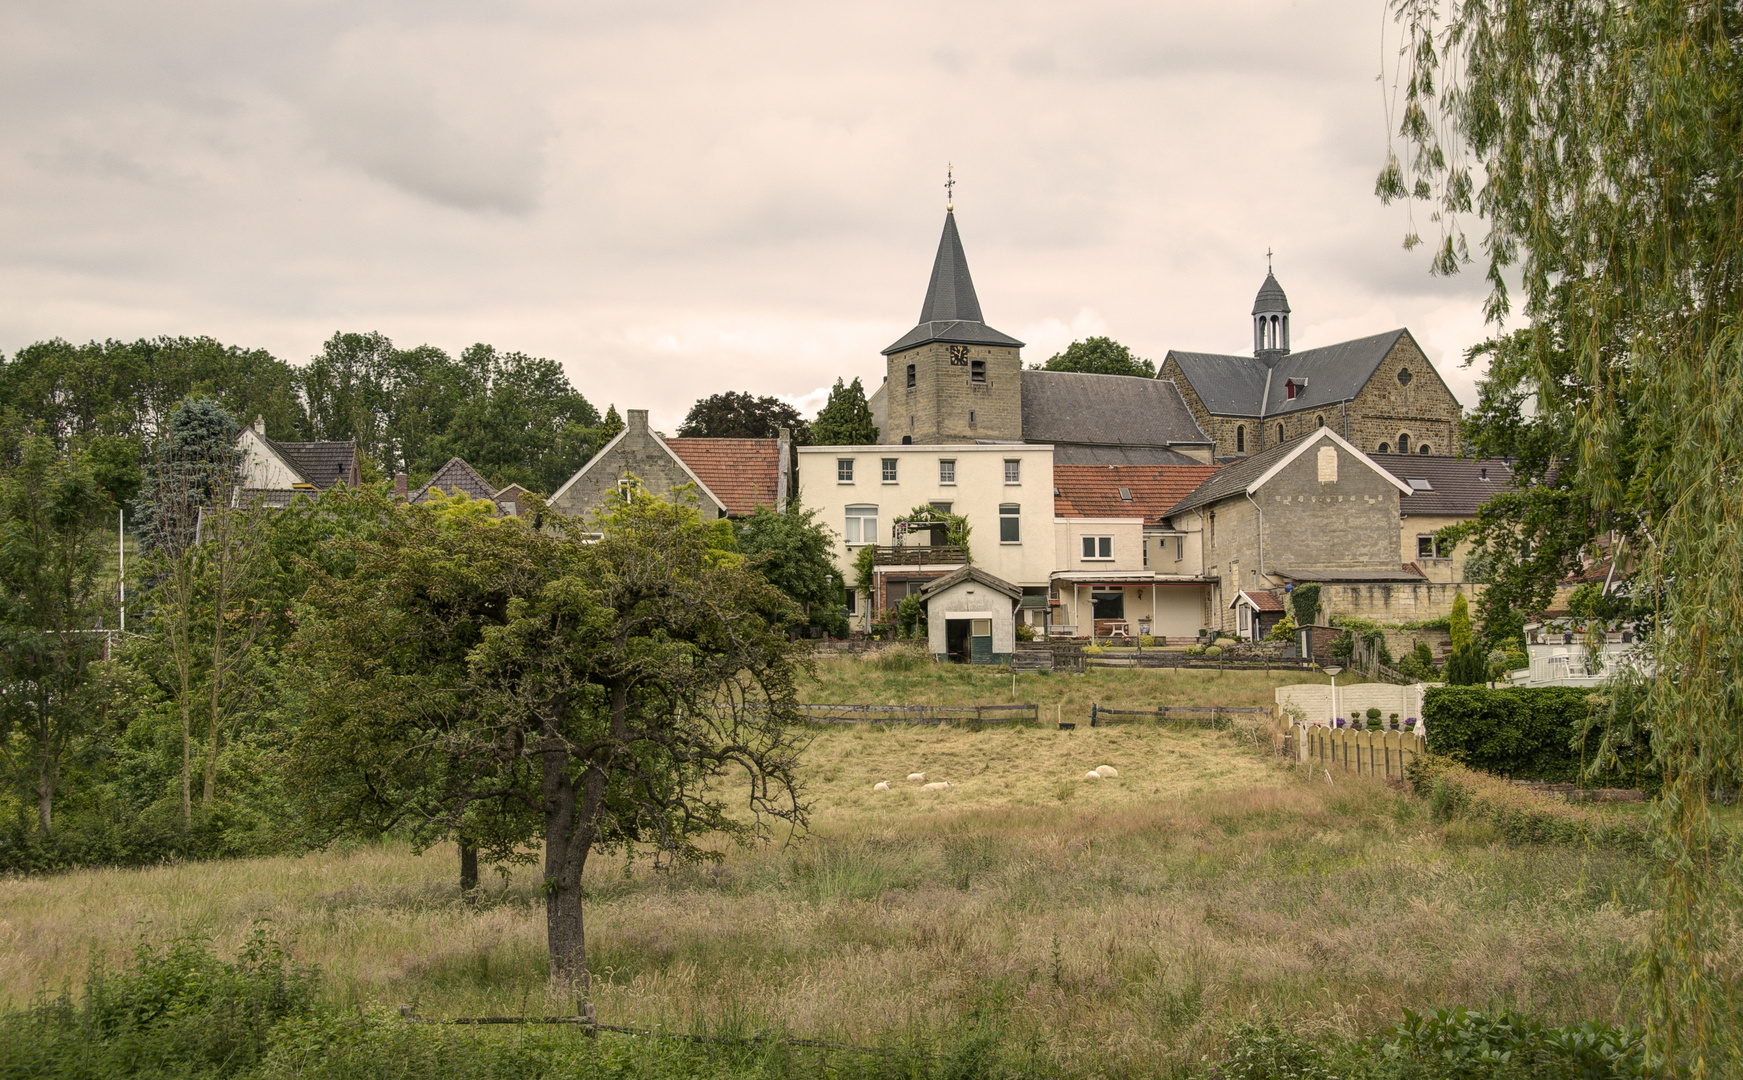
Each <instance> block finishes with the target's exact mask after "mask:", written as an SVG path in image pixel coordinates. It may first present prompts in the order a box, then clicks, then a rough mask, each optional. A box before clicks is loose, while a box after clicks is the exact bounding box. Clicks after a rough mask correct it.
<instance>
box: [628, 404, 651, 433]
mask: <svg viewBox="0 0 1743 1080" xmlns="http://www.w3.org/2000/svg"><path fill="white" fill-rule="evenodd" d="M626 431H627V432H628V433H629V434H631V435H646V434H647V433H648V411H647V410H646V409H631V410H629V423H628V425H626Z"/></svg>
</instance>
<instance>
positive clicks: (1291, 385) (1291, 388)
mask: <svg viewBox="0 0 1743 1080" xmlns="http://www.w3.org/2000/svg"><path fill="white" fill-rule="evenodd" d="M1283 392H1284V393H1285V394H1288V395H1289V400H1290V401H1294V400H1295V380H1294V379H1290V380H1289V381H1288V382H1286V383H1284V384H1283Z"/></svg>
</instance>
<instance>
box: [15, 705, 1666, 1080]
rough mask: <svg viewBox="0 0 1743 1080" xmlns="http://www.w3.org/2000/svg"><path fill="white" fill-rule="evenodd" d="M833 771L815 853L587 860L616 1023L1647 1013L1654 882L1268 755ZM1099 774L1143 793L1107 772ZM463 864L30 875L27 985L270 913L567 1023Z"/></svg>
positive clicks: (437, 1003)
mask: <svg viewBox="0 0 1743 1080" xmlns="http://www.w3.org/2000/svg"><path fill="white" fill-rule="evenodd" d="M807 761H808V768H809V770H810V777H809V779H810V781H811V783H812V786H813V789H814V793H815V800H816V805H817V813H816V819H815V820H816V829H815V832H814V833H813V835H812V836H811V837H810V838H808V839H806V840H804V841H803V842H800V843H796V844H792V845H789V846H785V847H770V848H762V849H753V850H745V851H737V850H735V851H731V852H728V853H727V856H726V858H725V859H724V860H723V861H722V862H720V863H718V864H714V865H709V866H703V867H696V868H687V869H680V870H676V871H656V870H654V869H652V868H650V867H648V866H646V865H645V864H637V865H625V864H624V863H623V862H622V861H621V860H598V861H596V862H595V863H594V864H592V865H591V866H590V868H589V872H588V879H587V883H588V888H589V890H590V901H591V903H590V907H589V941H590V945H591V950H592V958H593V966H594V970H595V972H596V973H597V975H598V977H599V986H598V988H597V992H596V1001H597V1004H598V1010H599V1015H600V1017H601V1019H603V1020H606V1021H608V1022H613V1023H626V1024H661V1023H663V1024H667V1025H671V1026H674V1027H680V1028H686V1029H695V1028H711V1027H717V1026H719V1025H720V1024H722V1023H723V1022H727V1021H728V1020H730V1021H731V1022H732V1023H734V1024H740V1025H748V1026H751V1027H768V1028H777V1029H786V1030H790V1031H793V1032H799V1033H805V1034H812V1035H820V1036H827V1037H833V1038H837V1039H841V1040H845V1041H860V1042H863V1041H872V1040H882V1039H887V1038H889V1037H892V1036H901V1035H904V1034H915V1035H922V1036H923V1035H926V1034H927V1033H930V1032H934V1031H938V1030H943V1029H947V1028H949V1027H951V1026H952V1025H953V1024H956V1023H958V1022H959V1021H960V1020H961V1019H962V1018H963V1017H964V1016H966V1015H968V1014H970V1013H972V1012H978V1013H979V1014H981V1015H992V1016H997V1017H1002V1018H1003V1022H1004V1024H1005V1030H1006V1032H1007V1033H1008V1035H1009V1036H1010V1037H1011V1038H1014V1039H1017V1040H1018V1041H1019V1044H1022V1043H1028V1042H1031V1041H1032V1042H1033V1043H1034V1044H1035V1045H1037V1046H1039V1048H1040V1049H1041V1050H1042V1051H1043V1052H1044V1053H1045V1054H1047V1055H1049V1056H1050V1057H1052V1058H1054V1059H1055V1060H1057V1061H1058V1062H1059V1063H1060V1064H1061V1066H1062V1067H1066V1068H1068V1069H1069V1071H1072V1072H1081V1073H1085V1074H1087V1073H1090V1072H1094V1071H1097V1070H1103V1071H1110V1072H1127V1071H1133V1070H1135V1069H1137V1068H1138V1067H1140V1066H1142V1065H1145V1064H1146V1063H1151V1064H1159V1063H1165V1062H1181V1063H1183V1062H1187V1061H1195V1060H1197V1058H1198V1056H1199V1055H1200V1054H1202V1053H1204V1052H1206V1051H1208V1050H1209V1049H1210V1048H1211V1047H1212V1046H1213V1045H1214V1044H1215V1043H1216V1041H1217V1040H1218V1038H1219V1036H1220V1034H1221V1032H1223V1031H1224V1030H1226V1028H1227V1027H1228V1025H1229V1024H1230V1023H1231V1022H1232V1021H1233V1020H1235V1019H1238V1018H1246V1017H1249V1016H1265V1017H1271V1018H1288V1019H1290V1020H1291V1021H1292V1023H1293V1024H1294V1026H1295V1027H1297V1028H1298V1029H1301V1030H1304V1031H1305V1032H1307V1033H1309V1034H1311V1033H1313V1032H1315V1031H1328V1030H1332V1031H1336V1032H1338V1033H1341V1034H1346V1035H1347V1034H1354V1033H1359V1032H1363V1031H1366V1030H1370V1029H1372V1028H1374V1027H1377V1026H1379V1025H1380V1024H1382V1023H1383V1022H1386V1021H1388V1020H1390V1019H1392V1018H1394V1017H1395V1016H1396V1015H1397V1011H1398V1009H1399V1008H1400V1007H1401V1006H1412V1007H1421V1006H1427V1005H1438V1004H1463V1005H1468V1006H1489V1005H1500V1004H1506V1005H1512V1006H1517V1007H1520V1008H1523V1009H1526V1010H1529V1011H1531V1012H1533V1013H1536V1014H1538V1015H1540V1016H1542V1017H1543V1018H1545V1019H1574V1018H1582V1019H1583V1018H1588V1017H1597V1018H1608V1019H1618V1018H1629V1017H1633V1016H1634V1015H1635V998H1634V991H1633V988H1632V985H1631V983H1630V980H1629V972H1630V969H1631V964H1632V962H1633V958H1634V956H1635V953H1636V950H1637V948H1638V946H1639V942H1640V940H1641V934H1642V931H1643V927H1644V920H1645V916H1644V914H1643V912H1644V907H1643V905H1644V903H1645V898H1644V897H1643V896H1642V895H1641V893H1640V891H1639V886H1638V883H1639V881H1640V878H1641V875H1640V873H1639V868H1638V867H1637V866H1635V865H1632V864H1630V863H1628V862H1626V861H1625V860H1624V859H1623V858H1622V857H1619V856H1614V855H1608V854H1602V853H1598V852H1581V851H1578V850H1572V849H1564V848H1510V847H1506V846H1502V845H1500V844H1499V843H1496V842H1495V837H1494V835H1493V834H1492V833H1489V832H1486V831H1485V830H1484V829H1483V828H1482V827H1481V826H1473V825H1469V824H1464V825H1458V826H1454V827H1446V828H1443V827H1440V826H1437V825H1435V824H1432V823H1431V822H1430V821H1429V820H1428V817H1427V815H1426V811H1425V809H1424V808H1423V806H1422V805H1421V804H1420V803H1419V802H1418V801H1417V800H1415V799H1413V798H1411V797H1409V796H1406V795H1403V794H1401V793H1399V792H1396V791H1393V790H1390V789H1388V788H1386V787H1384V786H1382V785H1380V784H1377V783H1373V782H1369V781H1367V780H1365V779H1360V778H1355V777H1345V776H1337V777H1335V778H1334V781H1333V782H1331V783H1328V782H1327V780H1326V779H1325V778H1324V777H1323V776H1319V775H1309V774H1307V773H1305V772H1298V771H1296V770H1293V769H1291V768H1290V767H1289V766H1287V765H1283V764H1281V763H1279V762H1277V760H1276V759H1274V758H1270V757H1268V756H1266V755H1264V754H1262V753H1261V752H1260V751H1259V750H1257V749H1256V748H1255V746H1254V744H1253V742H1252V740H1251V739H1250V738H1244V737H1242V736H1240V735H1238V734H1236V735H1228V734H1207V733H1190V732H1179V731H1169V730H1164V729H1159V728H1154V727H1125V728H1112V729H1096V730H1093V731H1090V730H1079V731H1077V732H1074V733H1060V732H1052V731H1038V730H1034V729H1008V730H1000V729H989V730H985V731H978V732H974V731H965V730H960V729H952V728H944V729H883V728H874V729H865V728H860V729H853V730H845V731H842V730H827V731H823V732H820V733H819V734H818V735H817V737H816V739H815V741H814V742H813V743H812V746H811V748H810V750H809V752H808V757H807ZM1097 764H1112V765H1115V766H1116V767H1117V768H1118V769H1119V770H1120V777H1119V779H1117V780H1106V781H1100V782H1090V781H1087V780H1082V779H1078V777H1080V776H1081V774H1082V771H1083V770H1084V769H1085V768H1087V767H1088V766H1090V765H1097ZM915 770H919V771H925V772H927V773H928V775H929V776H937V777H939V778H941V779H948V780H952V781H954V782H956V783H957V784H958V786H957V787H956V788H954V789H952V790H950V791H946V792H940V793H927V792H923V791H919V790H917V787H916V786H915V785H909V784H907V783H906V782H905V781H902V780H901V779H900V777H902V776H905V775H906V774H907V772H909V771H915ZM876 779H890V780H895V781H897V786H896V788H895V789H894V790H892V791H889V792H881V793H873V792H872V791H871V785H872V783H873V782H875V780H876ZM455 876H456V860H455V858H454V855H453V853H452V851H450V850H442V851H439V852H432V853H430V854H427V855H425V856H422V857H419V856H414V855H412V854H411V853H410V852H408V851H407V850H405V849H404V848H401V847H397V846H392V845H388V846H381V847H370V848H359V849H355V850H352V851H348V852H345V853H339V854H328V855H323V856H312V857H308V858H301V859H296V858H279V859H263V860H256V861H252V862H245V863H244V862H238V863H219V864H202V865H189V866H170V867H161V868H155V869H147V870H134V871H118V870H103V871H90V872H83V873H75V874H67V875H62V876H56V877H45V878H30V879H13V880H6V881H3V882H0V994H4V995H5V1001H6V1003H7V1004H9V1005H19V1004H22V1003H24V1002H25V1001H26V1000H28V999H29V998H30V997H31V996H32V995H34V994H37V993H40V992H44V991H52V990H55V989H58V988H60V987H61V986H63V985H69V984H76V983H77V982H78V981H79V979H80V978H81V976H82V973H83V972H84V971H85V970H86V966H87V964H88V963H89V962H90V960H91V958H93V957H103V958H107V959H110V960H114V959H116V958H118V957H120V956H121V955H122V953H123V952H124V951H125V950H126V949H127V948H128V947H129V946H130V944H131V943H132V941H133V940H135V939H136V937H137V934H138V933H139V931H140V930H141V929H142V928H145V929H149V930H150V931H151V932H154V933H160V934H168V933H175V932H181V931H185V930H198V931H201V932H204V933H208V934H210V935H211V936H212V937H213V938H214V939H216V942H217V944H218V946H219V951H220V952H221V953H227V952H228V951H229V950H230V949H231V948H233V947H234V944H235V943H236V942H238V941H239V940H240V939H241V938H242V937H244V936H245V935H246V934H247V932H248V930H249V927H250V924H251V922H252V921H253V920H255V919H260V918H266V919H271V920H273V922H274V923H276V924H277V926H278V927H279V928H280V929H281V930H282V931H285V932H288V933H290V934H293V935H295V937H296V940H297V945H296V953H297V955H298V956H299V957H300V958H301V959H304V960H307V961H312V962H314V963H317V964H319V965H320V966H321V967H322V968H323V969H324V971H325V972H326V973H327V978H328V985H327V991H326V992H327V993H328V994H329V995H331V996H332V997H333V998H334V999H336V1000H337V1001H338V1002H340V1003H344V1004H352V1003H356V1004H367V1003H377V1004H394V1003H399V1002H406V1003H412V1004H415V1005H416V1007H417V1008H418V1009H419V1010H420V1011H422V1012H423V1013H426V1014H430V1015H468V1014H474V1015H475V1014H496V1013H503V1012H520V1011H528V1012H538V1011H547V1010H556V1011H566V1010H567V1008H568V1003H565V1002H559V1001H552V1000H549V999H547V997H546V995H545V992H544V975H545V966H544V955H543V954H544V944H543V933H544V922H543V911H542V905H541V903H540V901H539V898H538V894H537V888H536V886H537V882H536V876H535V874H534V873H533V872H532V871H530V870H526V869H522V870H518V871H516V872H514V873H512V874H510V875H508V876H507V877H505V878H502V879H499V880H496V881H494V882H490V883H488V885H487V889H486V894H487V895H486V897H485V899H484V901H483V902H482V903H481V904H479V905H478V906H476V907H471V906H468V905H466V904H465V903H463V902H462V901H461V899H460V897H459V896H458V890H457V887H456V883H455Z"/></svg>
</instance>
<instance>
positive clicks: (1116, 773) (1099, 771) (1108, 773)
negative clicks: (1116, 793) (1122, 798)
mask: <svg viewBox="0 0 1743 1080" xmlns="http://www.w3.org/2000/svg"><path fill="white" fill-rule="evenodd" d="M1095 771H1096V775H1098V776H1100V777H1101V778H1102V779H1103V780H1118V779H1119V778H1120V770H1118V769H1116V768H1114V767H1113V766H1112V765H1097V766H1096V767H1095Z"/></svg>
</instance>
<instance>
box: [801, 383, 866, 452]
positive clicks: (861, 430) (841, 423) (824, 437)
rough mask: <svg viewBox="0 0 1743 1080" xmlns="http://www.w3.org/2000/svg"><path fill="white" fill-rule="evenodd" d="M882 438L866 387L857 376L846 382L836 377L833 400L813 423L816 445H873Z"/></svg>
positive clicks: (812, 439) (813, 440) (832, 391)
mask: <svg viewBox="0 0 1743 1080" xmlns="http://www.w3.org/2000/svg"><path fill="white" fill-rule="evenodd" d="M877 441H878V428H877V425H876V424H874V423H873V422H872V412H871V408H870V406H868V405H867V404H866V400H865V387H864V386H863V385H861V384H860V381H859V380H858V379H857V378H856V379H854V380H853V382H851V383H846V384H843V383H842V381H841V380H840V379H836V380H835V389H833V390H831V391H829V401H828V403H827V404H825V405H824V406H823V408H822V409H821V410H820V411H819V412H818V413H817V419H816V420H815V421H813V422H812V424H811V442H812V445H815V446H870V445H872V444H873V443H876V442H877Z"/></svg>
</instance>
